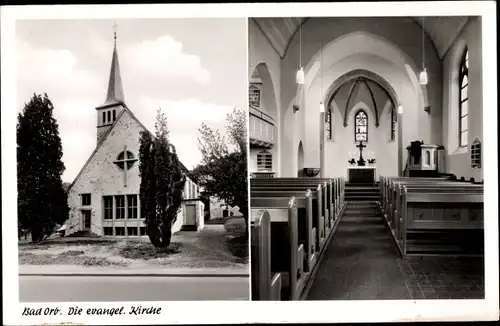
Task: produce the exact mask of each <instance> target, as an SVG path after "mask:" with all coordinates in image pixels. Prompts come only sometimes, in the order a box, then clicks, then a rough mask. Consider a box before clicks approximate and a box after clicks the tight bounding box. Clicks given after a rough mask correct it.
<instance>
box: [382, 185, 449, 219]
mask: <svg viewBox="0 0 500 326" xmlns="http://www.w3.org/2000/svg"><path fill="white" fill-rule="evenodd" d="M400 181H411V182H414V183H417V182H424V183H425V182H431V183H436V182H451V181H450V180H449V177H440V178H409V177H384V176H381V177H380V182H379V186H380V205H381V207H382V210H383V211H384V213H386V212H387V210H388V206H387V205H388V201H387V200H388V199H389V198H390V195H389V194H390V189H391V187H392V185H393V184H394V182H400ZM384 199H385V200H384Z"/></svg>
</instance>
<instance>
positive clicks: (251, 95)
mask: <svg viewBox="0 0 500 326" xmlns="http://www.w3.org/2000/svg"><path fill="white" fill-rule="evenodd" d="M248 103H249V104H250V105H251V106H253V107H255V108H260V89H259V88H258V87H257V86H254V85H250V88H249V90H248Z"/></svg>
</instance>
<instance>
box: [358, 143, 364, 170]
mask: <svg viewBox="0 0 500 326" xmlns="http://www.w3.org/2000/svg"><path fill="white" fill-rule="evenodd" d="M356 147H357V148H359V160H358V165H359V166H364V165H365V160H364V159H363V148H365V147H366V145H363V141H360V142H359V145H356Z"/></svg>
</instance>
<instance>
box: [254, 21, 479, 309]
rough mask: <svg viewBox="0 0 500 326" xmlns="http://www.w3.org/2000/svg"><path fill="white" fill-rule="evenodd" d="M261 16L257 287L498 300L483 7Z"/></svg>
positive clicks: (266, 293)
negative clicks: (402, 13) (488, 216)
mask: <svg viewBox="0 0 500 326" xmlns="http://www.w3.org/2000/svg"><path fill="white" fill-rule="evenodd" d="M248 24H249V65H250V73H249V76H250V81H249V119H250V120H249V121H250V125H249V126H250V129H249V133H250V144H251V149H250V157H249V169H250V171H249V172H250V174H251V176H252V179H251V180H250V181H251V182H250V184H251V187H250V189H251V193H250V197H251V203H250V206H251V209H252V214H251V215H252V249H251V250H252V299H253V300H421V299H483V298H484V296H485V295H484V288H485V285H484V223H483V222H484V197H483V195H484V189H483V183H484V182H488V180H487V179H486V181H485V176H484V170H483V165H482V163H483V153H484V150H485V148H484V147H483V146H482V143H483V142H484V137H486V135H484V134H483V96H482V93H483V91H482V51H484V50H483V44H482V42H481V32H482V22H481V17H477V16H450V17H445V16H434V17H433V16H422V17H352V18H351V17H276V18H274V17H273V18H268V17H262V18H250V19H249V22H248Z"/></svg>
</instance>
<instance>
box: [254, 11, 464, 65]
mask: <svg viewBox="0 0 500 326" xmlns="http://www.w3.org/2000/svg"><path fill="white" fill-rule="evenodd" d="M252 19H253V20H254V21H255V23H256V24H257V26H258V27H259V28H260V30H261V31H262V33H263V34H264V35H265V36H266V38H267V39H268V41H269V42H270V43H271V46H272V47H273V48H274V49H275V50H276V52H277V53H278V54H279V55H280V57H281V58H283V57H284V56H285V55H286V52H287V49H288V46H289V44H290V41H291V40H292V38H293V36H294V35H295V33H296V32H297V31H298V29H299V27H300V26H301V24H303V23H304V22H305V21H306V20H307V19H308V18H301V17H291V18H252ZM410 19H411V20H412V21H413V22H414V23H415V24H417V25H418V26H419V27H420V28H422V18H410ZM468 20H469V17H466V16H440V17H425V20H424V24H423V26H424V29H425V35H426V36H427V38H428V39H429V40H430V41H431V42H432V44H433V45H434V47H435V48H436V51H437V53H438V56H439V58H440V59H442V58H443V56H444V55H445V54H446V52H447V51H448V49H449V48H450V46H451V45H452V44H453V41H455V39H456V38H457V36H458V35H459V33H460V31H461V30H462V28H463V27H464V26H465V25H466V24H467V22H468Z"/></svg>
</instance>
